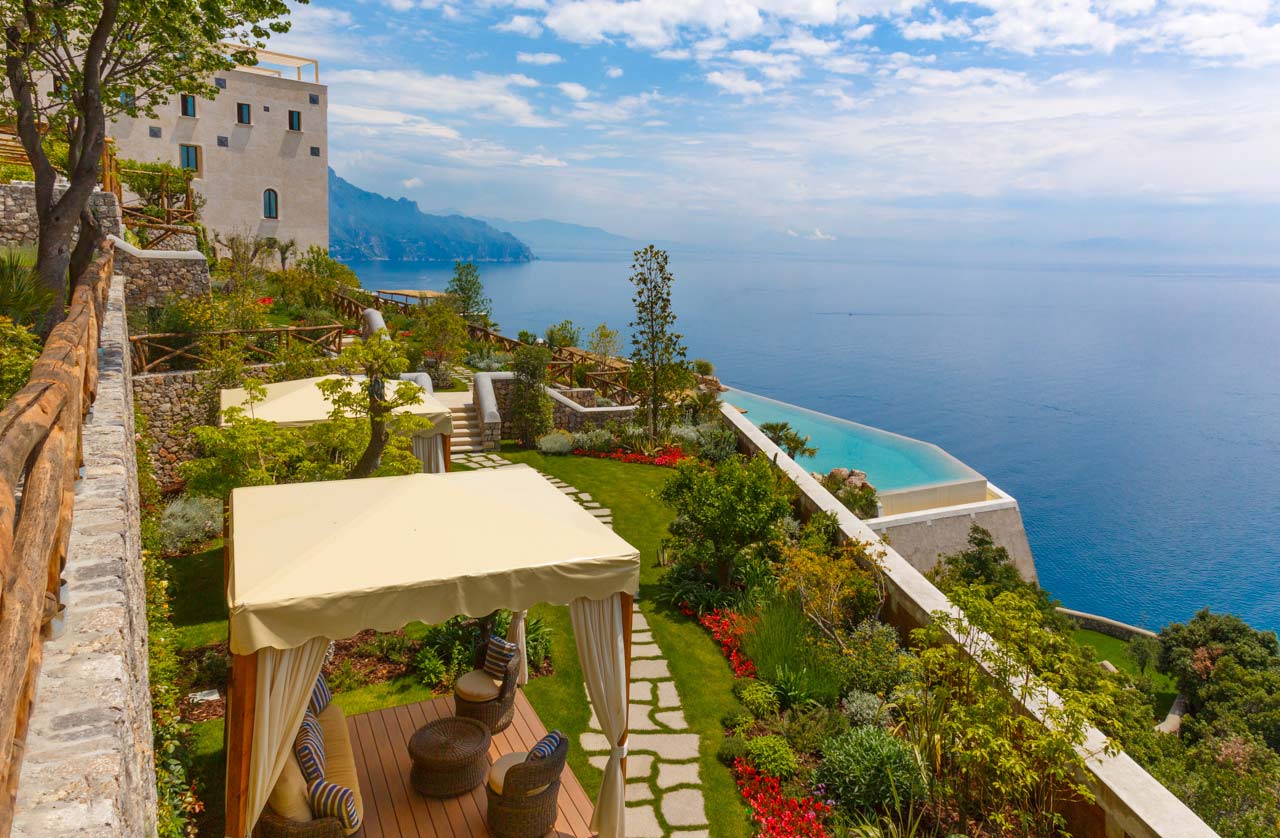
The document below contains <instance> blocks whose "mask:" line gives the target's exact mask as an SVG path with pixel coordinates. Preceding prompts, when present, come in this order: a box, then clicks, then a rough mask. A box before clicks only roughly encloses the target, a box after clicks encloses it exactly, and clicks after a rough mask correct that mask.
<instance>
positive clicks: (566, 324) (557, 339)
mask: <svg viewBox="0 0 1280 838" xmlns="http://www.w3.org/2000/svg"><path fill="white" fill-rule="evenodd" d="M543 337H544V338H545V339H546V341H547V345H548V346H550V347H551V348H552V349H559V348H560V347H563V346H577V345H578V343H579V342H581V340H582V330H581V329H579V328H578V327H577V326H575V325H573V321H572V320H561V321H560V322H559V323H555V324H553V325H551V326H548V327H547V331H546V334H545V335H543Z"/></svg>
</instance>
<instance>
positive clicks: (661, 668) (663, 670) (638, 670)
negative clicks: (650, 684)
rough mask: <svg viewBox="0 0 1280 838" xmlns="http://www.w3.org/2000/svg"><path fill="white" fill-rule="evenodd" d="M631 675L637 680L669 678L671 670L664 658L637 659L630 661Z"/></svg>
mask: <svg viewBox="0 0 1280 838" xmlns="http://www.w3.org/2000/svg"><path fill="white" fill-rule="evenodd" d="M631 677H632V678H633V679H639V680H642V681H644V680H650V681H653V680H657V679H659V678H670V677H671V670H670V669H668V668H667V662H666V661H665V660H638V661H632V662H631Z"/></svg>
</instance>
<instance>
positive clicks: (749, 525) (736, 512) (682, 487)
mask: <svg viewBox="0 0 1280 838" xmlns="http://www.w3.org/2000/svg"><path fill="white" fill-rule="evenodd" d="M659 497H660V498H662V500H664V501H666V502H667V503H668V504H670V505H671V507H672V508H673V509H674V510H675V513H676V518H675V520H674V521H673V522H672V524H671V526H670V532H671V535H672V536H673V537H674V538H675V539H676V540H677V542H679V543H683V544H685V545H695V544H696V545H698V547H699V549H700V550H705V551H707V552H708V554H709V557H710V560H711V562H712V564H713V566H714V571H715V577H716V582H717V584H718V585H719V586H720V587H721V588H725V587H728V586H729V584H730V582H731V579H732V576H733V571H734V567H735V565H736V564H737V563H738V561H739V559H740V558H741V557H742V555H743V551H744V550H746V548H747V547H749V546H751V545H754V544H758V543H760V542H762V541H764V540H766V539H767V538H769V537H770V536H771V535H772V534H773V532H774V529H775V528H776V527H777V526H778V524H779V523H780V522H781V521H782V519H783V518H785V517H787V515H788V514H790V512H791V499H790V497H789V495H788V494H787V491H786V489H785V488H784V486H783V485H782V484H781V482H780V478H779V477H778V475H777V473H775V471H774V469H773V465H772V464H771V463H770V462H769V460H768V459H767V458H765V457H763V456H756V457H754V458H753V459H751V460H750V461H749V462H744V461H743V460H742V459H741V458H739V457H730V458H729V459H727V460H725V461H723V462H721V463H719V464H717V465H716V466H711V465H708V464H706V463H701V462H696V461H691V460H685V461H683V462H681V463H680V464H679V465H678V466H677V467H676V473H675V476H674V477H672V478H671V479H670V480H668V481H667V483H666V485H665V486H663V487H662V489H661V491H660V492H659Z"/></svg>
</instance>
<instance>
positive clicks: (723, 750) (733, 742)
mask: <svg viewBox="0 0 1280 838" xmlns="http://www.w3.org/2000/svg"><path fill="white" fill-rule="evenodd" d="M746 756H747V740H745V739H743V738H742V737H741V736H727V737H725V740H724V741H723V742H721V743H720V747H719V748H718V749H716V759H718V760H720V762H722V763H724V764H725V765H728V766H730V767H732V766H733V763H734V762H735V761H737V760H740V759H744V758H746Z"/></svg>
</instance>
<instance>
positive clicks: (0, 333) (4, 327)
mask: <svg viewBox="0 0 1280 838" xmlns="http://www.w3.org/2000/svg"><path fill="white" fill-rule="evenodd" d="M38 357H40V340H39V339H38V338H37V337H36V336H35V335H33V334H31V331H30V330H29V329H27V328H26V327H24V326H18V325H16V324H15V323H14V322H13V321H12V320H10V319H9V318H7V317H3V316H0V407H3V406H4V404H5V403H6V402H8V401H9V399H11V398H13V396H14V394H15V393H17V392H18V391H19V390H21V389H22V388H23V387H26V386H27V379H29V378H30V377H31V367H32V365H33V364H35V362H36V358H38Z"/></svg>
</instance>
